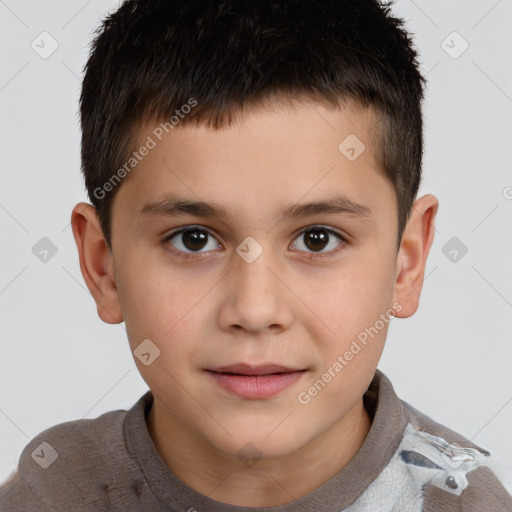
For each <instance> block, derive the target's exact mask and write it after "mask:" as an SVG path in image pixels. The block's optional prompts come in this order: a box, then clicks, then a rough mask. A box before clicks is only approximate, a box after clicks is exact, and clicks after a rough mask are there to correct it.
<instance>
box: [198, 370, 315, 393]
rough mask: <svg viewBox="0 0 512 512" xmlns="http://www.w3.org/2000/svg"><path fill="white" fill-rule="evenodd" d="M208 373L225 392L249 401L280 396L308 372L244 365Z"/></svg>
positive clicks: (208, 371)
mask: <svg viewBox="0 0 512 512" xmlns="http://www.w3.org/2000/svg"><path fill="white" fill-rule="evenodd" d="M206 371H207V373H208V375H210V376H211V378H212V380H213V381H214V382H216V384H217V385H219V386H220V387H222V388H223V389H224V390H226V391H228V392H229V393H232V394H235V395H237V396H240V397H243V398H249V399H263V398H270V397H272V396H275V395H278V394H279V393H281V392H282V391H284V390H285V389H287V388H289V387H290V386H292V385H293V384H296V383H297V382H298V381H299V380H300V379H301V378H302V375H303V374H304V373H305V372H306V370H305V369H300V370H297V369H293V368H288V367H285V366H281V365H276V364H266V365H260V366H251V365H247V364H242V363H241V364H235V365H229V366H223V367H220V368H216V369H215V370H206Z"/></svg>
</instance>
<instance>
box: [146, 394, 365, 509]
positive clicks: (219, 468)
mask: <svg viewBox="0 0 512 512" xmlns="http://www.w3.org/2000/svg"><path fill="white" fill-rule="evenodd" d="M147 424H148V430H149V434H150V436H151V438H152V439H153V443H154V445H155V447H156V449H157V451H158V452H159V454H160V456H161V457H162V459H163V460H164V462H165V463H166V465H167V466H168V467H169V469H170V470H171V471H172V472H173V473H174V475H175V476H176V477H177V478H179V479H180V480H181V481H182V482H184V483H185V484H186V485H188V486H189V487H191V488H193V489H195V490H196V491H198V492H199V493H201V494H203V495H206V496H208V497H209V498H211V499H214V500H217V501H221V502H224V503H228V504H231V505H237V506H245V507H273V506H278V505H283V504H284V503H287V502H290V501H293V500H296V499H298V498H300V497H302V496H304V495H306V494H308V493H309V492H311V491H313V490H315V489H317V488H318V487H320V486H321V485H323V484H324V483H325V482H327V481H328V480H329V479H330V478H332V477H333V476H334V475H335V474H336V473H338V472H339V471H341V470H342V469H343V468H344V467H345V466H346V465H347V464H348V463H349V462H350V461H351V460H352V459H353V457H354V456H355V455H356V453H357V452H358V450H359V449H360V447H361V446H362V444H363V442H364V440H365V438H366V435H367V434H368V431H369V430H370V426H371V421H370V417H369V415H368V413H367V411H366V409H365V408H364V406H363V401H362V399H361V400H360V401H359V402H357V404H356V405H355V406H354V407H353V408H352V409H351V410H350V411H349V412H348V413H347V414H346V415H345V416H344V417H343V418H342V419H341V420H339V421H338V422H336V423H335V424H334V425H332V426H331V427H330V428H329V429H328V430H326V431H324V432H322V434H321V435H320V436H318V437H316V438H314V439H313V440H311V441H310V442H308V443H307V444H306V445H303V446H301V447H300V448H299V449H297V450H296V451H294V452H292V453H289V454H287V455H286V456H283V457H279V458H261V459H258V460H257V462H256V463H255V464H254V465H247V466H245V465H244V464H241V463H240V460H239V458H238V457H236V456H233V455H228V454H226V453H225V452H222V451H220V450H217V449H216V448H215V447H214V446H212V445H211V444H210V443H207V442H206V441H205V439H204V438H199V437H198V436H196V435H194V434H193V433H190V430H188V429H186V428H184V426H180V425H177V424H176V423H175V422H173V420H172V419H171V418H170V417H169V415H168V413H167V412H166V411H165V409H164V408H163V406H162V405H161V404H160V403H159V402H158V401H157V399H156V398H155V399H154V402H153V406H152V408H151V411H150V413H149V415H148V418H147ZM333 447H335V448H336V449H333Z"/></svg>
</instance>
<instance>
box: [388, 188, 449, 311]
mask: <svg viewBox="0 0 512 512" xmlns="http://www.w3.org/2000/svg"><path fill="white" fill-rule="evenodd" d="M438 206H439V202H438V200H437V199H436V198H435V197H434V196H433V195H431V194H426V195H424V196H423V197H421V198H419V199H417V200H416V201H415V202H414V204H413V206H412V210H411V215H410V218H409V221H408V222H407V225H406V226H405V229H404V232H403V235H402V241H401V243H400V248H399V250H398V255H397V272H396V279H395V288H394V295H393V299H394V301H395V302H397V303H399V304H401V306H402V308H401V309H400V311H398V310H396V312H395V316H397V317H399V318H407V317H410V316H411V315H413V314H414V313H415V312H416V310H417V309H418V305H419V301H420V294H421V289H422V287H423V279H424V274H425V265H426V263H427V256H428V253H429V250H430V246H431V245H432V242H433V240H434V222H435V217H436V213H437V208H438Z"/></svg>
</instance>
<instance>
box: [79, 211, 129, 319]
mask: <svg viewBox="0 0 512 512" xmlns="http://www.w3.org/2000/svg"><path fill="white" fill-rule="evenodd" d="M71 226H72V229H73V236H74V237H75V242H76V246H77V248H78V256H79V259H80V270H81V271H82V276H83V277H84V280H85V283H86V284H87V288H89V291H90V292H91V294H92V296H93V297H94V300H95V301H96V308H97V311H98V316H99V317H100V318H101V319H102V320H103V321H104V322H106V323H107V324H118V323H120V322H122V321H123V315H122V312H121V306H120V303H119V298H118V295H117V287H116V282H115V277H114V260H113V257H112V252H111V250H110V248H109V246H108V244H107V242H106V240H105V237H104V236H103V230H102V229H101V225H100V222H99V219H98V216H97V214H96V209H95V208H94V207H93V206H91V205H90V204H87V203H78V204H77V205H76V206H75V207H74V208H73V212H72V213H71Z"/></svg>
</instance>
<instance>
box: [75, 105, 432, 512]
mask: <svg viewBox="0 0 512 512" xmlns="http://www.w3.org/2000/svg"><path fill="white" fill-rule="evenodd" d="M376 119H377V118H376V117H375V116H374V114H373V112H372V111H371V110H369V109H365V110H363V109H359V108H356V107H355V106H354V105H352V104H347V105H345V106H344V107H343V108H342V109H341V110H340V111H336V110H333V109H332V108H328V107H327V106H324V105H322V104H320V103H317V102H313V101H301V102H298V103H297V105H295V106H294V107H293V108H292V106H291V105H290V106H288V105H280V106H279V107H275V109H274V110H273V111H272V110H271V109H267V108H263V107H262V106H261V105H260V106H259V107H252V108H249V109H245V110H244V111H243V113H240V116H239V118H238V120H237V122H236V123H235V124H234V125H232V126H231V127H228V128H224V129H222V130H218V131H216V130H214V129H213V128H208V127H206V126H204V125H199V126H196V125H195V124H194V125H183V126H177V127H175V129H174V130H173V131H170V132H169V134H168V135H166V136H165V137H164V138H163V139H162V141H159V142H158V144H157V146H156V147H155V148H154V149H152V150H151V151H150V152H149V154H148V155H147V156H146V157H145V158H144V159H143V160H142V161H141V162H140V163H139V164H138V166H137V167H136V168H135V169H134V170H133V171H132V174H131V175H130V176H129V179H127V180H126V181H125V182H123V183H122V185H121V186H120V189H119V190H118V193H117V195H116V197H115V200H114V202H113V206H112V251H111V250H110V249H109V248H108V246H107V244H106V241H105V239H104V237H103V234H102V231H101V228H100V224H99V222H98V219H97V216H96V212H95V209H94V208H93V207H92V206H91V205H88V204H86V203H79V204H77V205H76V206H75V208H74V210H73V213H72V227H73V234H74V237H75V241H76V243H77V247H78V251H79V257H80V266H81V270H82V274H83V277H84V279H85V282H86V284H87V286H88V288H89V290H90V291H91V293H92V295H93V297H94V299H95V301H96V304H97V309H98V315H99V316H100V318H101V319H102V320H103V321H105V322H107V323H119V322H121V321H124V322H125V325H126V329H127V332H128V338H129V343H130V347H131V350H132V351H134V350H135V349H136V348H137V346H138V345H139V344H140V343H141V342H142V341H143V340H144V339H148V338H149V339H150V340H151V341H152V342H153V343H154V344H155V345H156V346H158V348H159V349H160V356H159V357H157V358H156V359H155V360H154V362H152V363H151V364H150V365H148V366H145V365H144V364H142V363H141V361H140V360H139V359H138V358H137V357H134V360H135V363H136V365H137V367H138V369H139V371H140V373H141V375H142V377H143V378H144V380H145V381H146V382H147V384H148V386H149V388H150V389H151V391H152V393H153V395H154V397H155V401H154V405H153V407H152V409H151V412H150V413H149V416H148V429H149V432H150V435H151V437H152V439H153V441H154V443H155V446H156V448H157V450H158V452H159V453H160V455H161V457H162V459H163V460H164V461H165V463H166V464H167V465H168V467H169V468H170V469H171V470H172V471H173V472H174V474H175V475H176V476H177V477H178V478H180V479H181V480H182V481H183V482H185V483H186V484H187V485H189V486H190V487H192V488H194V489H196V490H197V491H199V492H201V493H203V494H205V495H208V496H209V497H210V498H213V499H215V500H219V501H223V502H225V503H230V504H233V505H239V506H253V507H271V506H277V505H281V504H283V503H286V502H289V501H292V500H294V499H297V498H299V497H301V496H303V495H305V494H307V493H309V492H311V491H312V490H314V489H316V488H317V487H319V486H320V485H322V484H323V483H325V482H326V481H327V480H328V479H329V478H331V477H332V476H333V475H334V474H336V473H337V472H338V471H340V470H341V469H342V468H343V467H345V466H346V465H347V463H348V462H349V461H350V460H351V459H352V458H353V457H354V455H355V454H356V453H357V451H358V450H359V448H360V447H361V445H362V443H363V442H364V439H365V437H366V435H367V433H368V431H369V428H370V426H371V422H370V418H369V416H368V414H367V412H366V410H365V408H364V406H363V401H362V396H363V394H364V392H365V390H366V389H367V387H368V385H369V384H370V382H371V380H372V378H373V375H374V372H375V369H376V367H377V363H378V361H379V359H380V356H381V353H382V350H383V347H384V343H385V339H386V335H387V328H388V325H389V324H388V323H386V324H385V327H384V328H382V329H381V330H380V331H379V333H378V335H376V336H375V337H373V338H372V339H371V340H370V341H369V342H368V344H367V345H366V346H365V347H364V348H363V349H362V350H361V351H360V352H359V353H358V354H357V355H355V356H354V357H353V359H352V360H351V361H349V362H348V364H347V365H346V366H344V367H343V369H342V371H340V372H338V373H336V376H335V377H333V378H332V379H331V380H330V382H329V383H328V384H327V385H326V386H325V387H324V388H323V389H322V390H321V391H320V392H318V394H317V395H316V396H314V397H312V398H311V400H310V401H309V403H307V404H303V403H300V402H299V400H298V394H299V393H300V392H302V391H307V390H308V388H310V387H311V386H312V385H313V383H314V382H315V381H318V379H321V378H322V375H323V374H324V373H325V372H326V371H327V370H328V368H330V367H332V366H333V364H334V363H335V361H336V360H337V357H338V356H339V355H342V354H344V353H345V352H346V351H347V350H348V349H349V348H350V345H351V343H352V342H353V340H354V339H356V337H357V335H358V334H359V333H361V332H362V331H364V329H365V328H369V327H370V326H374V325H375V323H376V321H377V320H378V319H379V318H381V317H380V316H379V315H381V314H384V313H385V312H386V311H389V310H390V309H392V310H394V313H395V316H396V317H402V318H405V317H409V316H411V315H412V314H414V312H415V311H416V309H417V307H418V303H419V298H420V293H421V289H422V283H423V278H424V271H425V264H426V259H427V255H428V252H429V249H430V247H431V244H432V241H433V236H434V220H435V215H436V213H437V208H438V201H437V199H436V198H435V197H434V196H432V195H430V194H427V195H425V196H423V197H421V198H419V199H416V201H415V203H414V206H413V209H412V214H411V216H410V219H409V222H408V224H407V226H406V228H405V231H404V234H403V237H402V241H401V245H400V248H399V250H398V251H397V246H396V237H397V228H398V223H397V204H396V196H395V192H394V189H393V187H392V185H391V183H390V182H389V181H388V180H387V179H386V178H385V177H384V175H383V173H382V172H381V170H380V169H379V164H378V162H377V161H376V159H375V157H374V151H373V148H374V147H375V143H374V133H375V132H374V131H373V130H374V127H375V125H376ZM156 125H157V123H154V124H153V126H145V127H144V128H142V129H141V136H140V140H141V141H144V140H145V139H146V137H147V135H148V134H150V133H151V129H152V128H154V127H155V126H156ZM349 134H356V135H357V137H358V138H359V139H360V140H362V141H363V142H364V143H365V145H366V149H365V151H363V153H362V154H361V155H360V156H359V157H358V158H357V159H356V160H355V161H349V160H348V159H347V158H346V157H345V156H344V155H343V154H342V153H341V152H340V151H339V150H338V145H339V144H340V142H342V141H343V140H344V139H345V138H346V137H347V136H348V135H349ZM335 192H337V193H342V194H343V195H345V196H347V197H349V198H350V199H352V200H353V201H356V202H358V203H364V204H365V205H366V206H368V207H369V208H370V210H371V212H372V213H371V215H370V216H369V217H361V216H351V215H347V214H339V213H338V214H335V215H333V214H315V215H311V216H309V217H303V218H289V219H283V218H280V217H279V216H276V215H275V213H274V212H275V210H276V208H278V207H279V206H281V205H284V206H288V205H294V204H296V203H304V202H308V201H321V200H324V199H327V198H329V197H331V196H332V195H333V194H334V193H335ZM170 193H172V194H175V195H179V196H180V197H183V198H184V199H190V200H198V199H201V200H203V201H206V202H214V203H218V204H220V205H222V206H223V207H224V208H225V209H226V210H227V211H228V212H229V213H230V218H229V219H227V220H219V219H216V218H210V217H197V216H192V215H189V214H187V215H185V216H181V217H169V216H165V215H143V214H141V213H140V210H141V209H142V207H143V205H145V204H146V203H147V202H149V201H151V200H156V199H159V198H161V197H162V196H165V194H170ZM318 224H321V225H322V226H324V227H328V228H331V229H333V230H334V231H336V232H338V233H340V234H341V235H342V236H345V237H346V241H345V242H344V241H341V240H339V239H338V238H336V237H335V236H334V235H329V237H328V242H327V243H326V246H325V248H321V247H320V248H317V249H316V250H315V246H311V245H308V244H307V238H306V237H305V236H304V234H300V232H301V231H302V230H303V229H304V228H308V227H309V228H310V229H311V227H313V228H314V227H315V226H316V225H318ZM191 225H199V226H201V229H204V230H207V231H208V232H209V233H210V234H211V236H210V238H209V241H208V242H207V243H205V246H204V248H196V252H195V253H194V252H193V250H194V247H193V246H192V250H191V249H190V246H186V245H184V243H185V241H184V239H183V237H182V236H181V235H177V236H176V237H174V238H173V239H171V240H166V237H168V236H169V234H170V232H171V231H172V230H173V229H176V228H180V227H187V226H191ZM317 229H318V228H317ZM313 232H315V230H314V229H313ZM248 236H251V237H253V238H254V239H255V240H256V241H257V243H258V244H259V245H260V246H261V247H262V248H263V253H262V254H261V255H260V256H259V257H257V258H256V260H255V261H253V262H252V263H248V262H246V261H245V260H244V259H242V258H241V257H240V256H239V254H238V253H237V252H236V248H237V247H238V246H239V244H241V242H242V241H243V240H244V239H245V238H246V237H248ZM212 237H213V238H212ZM311 247H312V248H311ZM172 249H174V252H173V251H172ZM180 251H181V254H183V253H188V254H190V255H191V256H192V257H191V258H189V259H185V258H182V257H180V256H179V255H178V254H180ZM197 251H199V253H198V252H197ZM329 253H330V256H328V254H329ZM392 321H396V320H392ZM237 362H247V363H251V364H253V365H256V364H262V363H269V362H273V363H277V364H282V365H285V366H288V367H293V368H300V369H307V371H306V372H304V373H303V375H302V377H301V379H300V380H299V381H298V382H297V383H296V384H294V385H293V386H291V387H289V388H287V389H286V390H284V391H283V392H281V393H280V394H278V395H276V396H274V397H271V398H266V399H246V398H241V397H239V396H236V395H232V394H230V393H228V392H227V391H225V390H224V389H222V388H220V387H219V386H218V385H217V384H216V383H214V382H213V381H212V378H211V376H210V375H209V374H208V373H207V372H205V368H215V367H218V366H222V365H227V364H234V363H237ZM248 443H252V444H248ZM333 446H336V447H337V448H338V449H337V450H333V449H332V447H333ZM243 447H245V450H250V448H251V447H252V450H257V453H256V452H255V454H254V457H255V461H254V463H253V464H252V465H249V464H246V463H245V462H244V460H242V458H241V457H240V456H239V455H237V454H238V453H239V451H240V450H241V449H242V448H243ZM254 447H256V448H254Z"/></svg>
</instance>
